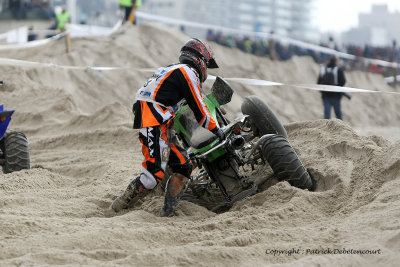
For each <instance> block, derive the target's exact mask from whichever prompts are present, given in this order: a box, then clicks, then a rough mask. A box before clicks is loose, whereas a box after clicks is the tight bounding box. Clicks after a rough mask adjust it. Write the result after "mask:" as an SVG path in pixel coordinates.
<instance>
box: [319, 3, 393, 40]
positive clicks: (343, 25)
mask: <svg viewBox="0 0 400 267" xmlns="http://www.w3.org/2000/svg"><path fill="white" fill-rule="evenodd" d="M372 4H387V5H388V7H389V11H390V12H395V11H397V12H400V0H335V1H332V0H315V12H314V14H313V21H314V25H315V26H316V27H317V28H318V29H319V30H320V31H322V32H326V31H336V32H340V31H345V30H347V29H349V28H351V27H356V26H357V24H358V14H359V13H368V12H370V11H371V6H372Z"/></svg>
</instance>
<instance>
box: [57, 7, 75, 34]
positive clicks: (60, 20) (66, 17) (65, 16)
mask: <svg viewBox="0 0 400 267" xmlns="http://www.w3.org/2000/svg"><path fill="white" fill-rule="evenodd" d="M56 20H57V30H60V31H65V25H66V24H67V23H69V22H70V21H71V15H70V14H69V12H68V11H67V7H66V6H63V7H62V9H61V13H60V14H58V15H57V17H56Z"/></svg>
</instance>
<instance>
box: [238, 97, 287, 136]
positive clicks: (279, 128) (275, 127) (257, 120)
mask: <svg viewBox="0 0 400 267" xmlns="http://www.w3.org/2000/svg"><path fill="white" fill-rule="evenodd" d="M241 108H242V113H243V114H245V115H249V116H250V121H251V124H252V128H253V127H255V128H256V129H257V130H258V134H257V136H263V135H265V134H277V135H282V136H284V137H285V138H287V133H286V130H285V128H284V127H283V125H282V123H281V122H280V121H279V119H278V118H277V117H276V116H275V114H274V113H273V112H272V111H271V110H270V108H269V107H268V106H267V104H265V103H264V101H262V100H261V99H260V98H259V97H258V96H255V95H252V96H248V97H246V98H245V99H244V101H243V103H242V107H241Z"/></svg>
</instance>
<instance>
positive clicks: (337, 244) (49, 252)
mask: <svg viewBox="0 0 400 267" xmlns="http://www.w3.org/2000/svg"><path fill="white" fill-rule="evenodd" d="M187 39H188V37H187V36H185V35H183V34H182V33H180V32H178V31H177V30H175V29H170V28H167V27H164V26H161V25H157V24H145V25H141V26H140V27H130V26H125V27H123V28H121V29H120V30H119V31H118V32H117V33H115V34H113V35H112V36H110V37H102V38H94V39H86V38H81V39H73V40H72V46H73V51H72V53H71V54H69V55H66V54H65V53H64V49H65V48H64V43H63V41H59V42H55V43H51V44H48V45H47V46H45V47H42V48H33V49H29V50H24V51H10V52H7V53H6V52H1V53H0V57H9V58H15V59H24V60H30V61H39V62H48V63H55V64H59V65H79V66H88V65H90V66H93V65H96V66H122V67H127V69H124V70H119V71H109V72H100V71H92V70H86V71H78V70H63V69H60V68H53V69H51V68H40V69H33V68H24V67H18V68H17V67H4V66H0V69H1V73H2V77H1V79H2V80H4V82H5V86H3V87H0V102H1V103H4V104H5V106H6V108H12V109H16V110H17V111H16V113H15V114H14V115H13V119H12V124H11V127H12V128H14V129H18V130H21V131H23V132H25V133H26V135H27V137H28V139H29V142H30V149H31V165H32V169H30V170H24V171H20V172H15V173H11V174H2V173H1V171H0V213H1V216H0V237H1V238H0V265H3V266H9V265H59V264H69V265H95V266H98V265H112V266H113V265H130V266H132V265H134V266H164V265H165V266H176V265H179V266H180V265H183V266H189V265H194V266H209V265H216V266H283V265H284V266H396V265H398V262H400V256H399V255H400V253H399V252H400V223H399V216H400V193H399V188H400V141H399V140H400V133H399V131H400V127H399V124H400V113H399V112H398V103H399V99H397V98H399V97H397V96H390V95H384V94H352V96H353V98H352V100H351V101H348V100H347V99H344V100H343V110H344V121H343V122H342V121H339V120H336V119H333V120H330V121H327V120H321V117H322V103H321V99H320V95H319V93H318V92H315V91H307V90H300V89H295V88H291V87H272V88H270V87H269V88H267V87H265V88H263V87H255V86H244V85H241V84H237V83H232V86H233V87H234V88H235V89H236V92H235V95H234V97H233V100H232V102H231V103H230V104H228V105H227V107H226V109H227V110H228V111H229V112H230V113H231V114H235V113H237V112H239V111H240V103H241V101H242V99H243V98H244V97H245V96H247V95H251V94H257V95H259V96H260V97H261V98H263V99H264V100H265V101H266V102H267V103H268V105H269V106H270V107H271V109H272V110H274V112H275V113H276V115H277V116H278V117H279V118H280V119H281V120H282V122H284V124H285V127H286V129H287V131H288V135H289V140H290V142H291V143H292V145H293V147H294V148H295V150H296V152H297V153H298V155H299V156H300V158H301V160H302V161H303V163H304V164H305V166H306V167H307V168H309V169H310V171H311V172H312V173H313V175H314V177H315V179H316V180H317V183H318V187H317V190H316V192H308V191H304V190H300V189H297V188H294V187H291V186H290V185H289V184H288V183H286V182H283V183H277V184H275V185H273V186H265V187H264V188H263V189H264V191H262V192H261V193H259V194H257V195H255V196H253V197H251V198H249V199H246V200H244V201H242V202H239V203H237V204H236V205H235V206H234V207H233V208H232V209H231V210H230V211H229V212H226V213H223V214H215V213H212V212H210V211H208V210H207V209H205V208H203V207H200V206H197V205H195V204H192V203H189V202H185V201H183V202H182V203H181V206H180V212H181V213H182V216H180V217H174V218H160V217H158V214H159V211H160V209H161V206H162V201H163V194H162V192H161V189H158V190H156V191H155V192H154V193H153V194H151V195H149V196H147V197H146V198H145V199H144V200H143V201H142V202H141V203H139V204H138V205H137V206H136V207H135V208H132V209H130V210H127V211H123V212H121V213H118V214H115V213H114V212H111V211H110V210H109V209H108V207H109V205H110V204H111V202H112V200H113V199H114V198H115V197H116V196H117V195H119V194H120V193H121V192H122V190H123V189H124V188H125V186H126V185H127V184H128V182H129V181H130V180H131V179H132V178H134V177H135V176H136V175H138V174H139V173H140V169H139V168H140V163H141V161H142V155H141V152H140V143H139V141H138V140H137V132H136V131H134V130H132V129H131V126H132V118H133V116H132V114H131V106H132V101H133V99H134V95H135V93H136V91H137V89H138V88H140V86H141V84H142V83H144V82H145V80H146V77H148V76H149V75H151V74H150V73H148V72H144V71H141V69H143V68H157V67H158V66H162V65H168V64H170V63H174V62H176V61H177V58H178V51H179V48H180V46H181V45H182V44H183V42H184V41H186V40H187ZM212 46H213V48H214V50H215V51H214V52H215V54H216V57H217V61H218V63H219V65H220V66H221V68H220V69H219V70H217V71H214V70H213V71H212V72H210V73H212V74H213V75H221V76H222V77H245V78H257V79H266V80H270V81H277V82H283V83H315V81H316V76H317V72H318V66H317V65H315V63H313V61H312V60H311V59H309V58H293V59H292V60H290V61H288V62H283V63H279V62H271V61H269V60H268V59H261V58H257V57H254V56H251V55H248V54H244V53H242V52H240V51H238V50H234V49H227V48H224V47H220V46H217V45H215V44H212ZM346 75H347V78H348V83H347V85H348V86H351V87H358V88H364V89H373V90H380V91H392V90H394V89H393V88H391V87H389V86H388V85H386V84H385V83H384V80H383V78H382V77H381V76H379V75H375V74H370V73H363V72H358V71H356V72H347V73H346ZM211 85H212V82H211V81H207V82H206V84H205V90H208V89H209V88H210V86H211ZM271 174H272V171H271V170H270V168H269V167H268V166H266V167H264V168H262V169H257V170H255V171H254V172H253V173H252V175H253V177H255V178H258V177H260V176H266V175H267V176H269V175H271ZM291 249H295V250H298V253H297V252H296V253H293V254H291V255H288V253H287V251H290V250H291ZM327 249H331V250H335V249H336V250H338V253H337V254H333V253H326V254H324V253H321V251H324V250H325V251H326V250H327ZM343 249H345V250H351V249H353V250H366V249H367V250H371V251H375V252H377V251H378V250H379V252H380V254H373V255H361V254H359V253H358V254H357V253H355V254H351V253H345V252H343ZM274 250H276V251H275V252H276V253H277V251H280V252H279V253H281V254H282V255H277V254H276V253H275V255H273V253H272V252H273V251H274ZM285 251H286V254H285ZM313 251H314V252H313ZM316 251H320V253H319V254H317V253H316ZM340 251H342V252H343V253H339V252H340ZM266 252H267V253H266Z"/></svg>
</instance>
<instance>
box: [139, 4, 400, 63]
mask: <svg viewBox="0 0 400 267" xmlns="http://www.w3.org/2000/svg"><path fill="white" fill-rule="evenodd" d="M136 16H137V18H140V19H144V20H151V21H158V22H162V23H165V24H171V25H178V26H180V25H183V26H188V27H194V28H199V29H207V30H208V29H212V30H215V31H221V32H225V33H233V34H241V35H246V36H253V37H263V38H267V39H274V40H277V41H280V42H283V43H288V44H291V45H295V46H298V47H301V48H303V49H309V50H313V51H317V52H322V53H326V54H329V55H336V56H337V57H340V58H345V59H350V60H355V59H360V60H363V61H365V62H367V63H370V64H374V65H381V66H385V67H390V68H400V64H398V63H396V62H387V61H383V60H378V59H371V58H365V57H356V56H354V55H351V54H347V53H344V52H339V51H336V50H334V49H331V48H327V47H323V46H318V45H314V44H309V43H306V42H302V41H298V40H294V39H291V38H287V37H283V36H279V35H277V34H270V33H265V32H253V31H245V30H239V29H232V28H226V27H221V26H216V25H211V24H202V23H197V22H191V21H186V20H179V19H173V18H168V17H163V16H158V15H153V14H148V13H145V12H141V11H137V12H136Z"/></svg>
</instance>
